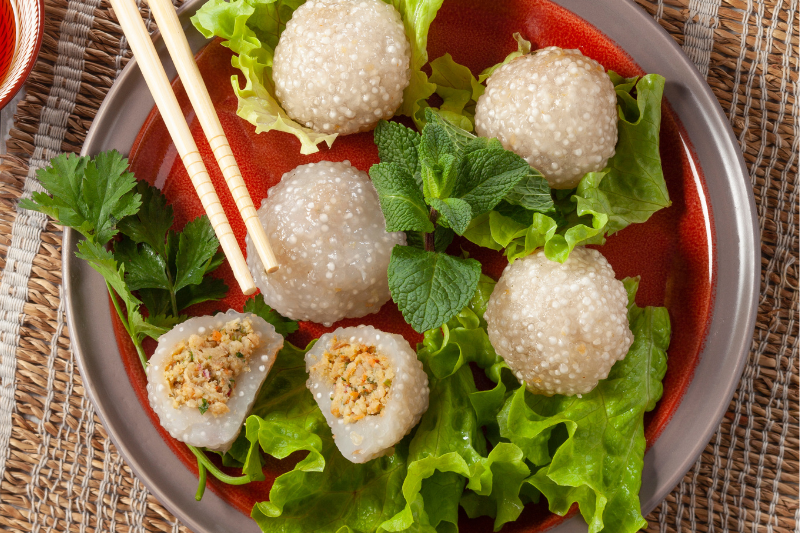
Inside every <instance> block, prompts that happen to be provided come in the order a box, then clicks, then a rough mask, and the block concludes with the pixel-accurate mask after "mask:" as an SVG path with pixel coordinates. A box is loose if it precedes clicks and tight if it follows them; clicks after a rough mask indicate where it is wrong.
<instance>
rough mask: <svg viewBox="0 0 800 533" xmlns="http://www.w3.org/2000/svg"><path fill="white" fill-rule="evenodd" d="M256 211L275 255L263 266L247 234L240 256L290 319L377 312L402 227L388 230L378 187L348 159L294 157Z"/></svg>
mask: <svg viewBox="0 0 800 533" xmlns="http://www.w3.org/2000/svg"><path fill="white" fill-rule="evenodd" d="M267 194H268V196H267V198H266V199H265V200H264V201H263V202H262V204H261V207H260V208H259V209H258V217H259V219H260V220H261V223H262V224H263V226H264V229H265V231H266V233H267V238H268V239H269V241H270V244H271V245H272V249H273V251H274V252H275V256H276V258H277V260H278V265H279V269H278V271H277V272H273V273H271V274H267V273H266V272H265V270H264V267H263V263H262V262H261V259H260V258H259V257H258V254H257V253H256V251H255V248H254V247H253V244H252V242H251V240H250V237H249V236H248V237H247V239H246V241H247V264H248V267H249V268H250V271H251V272H252V274H253V278H254V279H255V282H256V286H257V287H258V288H259V289H260V290H261V292H262V294H263V295H264V301H265V302H266V303H267V304H268V305H270V306H271V307H272V308H274V309H275V310H277V311H278V312H279V313H280V314H282V315H284V316H286V317H289V318H292V319H295V320H310V321H312V322H318V323H321V324H325V325H331V324H332V323H333V322H336V321H337V320H341V319H342V318H354V317H362V316H364V315H368V314H370V313H376V312H378V310H379V309H380V308H381V306H382V305H383V304H384V303H386V302H387V301H388V300H389V298H390V297H391V295H390V293H389V281H388V277H387V273H386V271H387V268H388V266H389V258H390V256H391V252H392V248H393V247H394V246H395V245H396V244H405V242H406V238H405V234H404V233H402V232H397V233H387V232H386V222H385V220H384V218H383V213H382V212H381V207H380V203H379V202H378V194H377V192H375V187H374V186H373V185H372V181H370V179H369V176H368V175H367V173H366V172H361V171H359V170H358V169H356V168H354V167H352V166H351V165H350V163H349V162H348V161H345V162H342V163H333V162H330V161H322V162H320V163H309V164H307V165H301V166H299V167H297V168H295V169H293V170H291V171H289V172H287V173H286V174H284V175H283V177H282V178H281V181H280V183H278V184H277V185H275V186H274V187H272V188H270V190H269V191H268V193H267Z"/></svg>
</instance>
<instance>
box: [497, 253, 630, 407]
mask: <svg viewBox="0 0 800 533" xmlns="http://www.w3.org/2000/svg"><path fill="white" fill-rule="evenodd" d="M627 306H628V294H627V292H626V291H625V287H624V285H623V284H622V282H621V281H619V280H617V279H616V277H615V276H614V269H613V268H612V267H611V265H610V264H609V262H608V261H607V260H606V258H605V257H603V255H602V254H601V253H600V252H598V251H597V250H593V249H590V248H584V247H582V246H578V247H576V248H575V249H574V250H573V251H572V253H571V254H570V256H569V259H567V260H566V261H565V262H564V263H557V262H555V261H550V260H549V259H547V257H546V256H545V254H544V251H542V250H539V251H538V252H535V253H533V254H531V255H529V256H527V257H524V258H522V259H517V260H516V261H514V263H512V264H510V265H508V266H507V267H506V269H505V270H504V271H503V275H502V276H500V280H499V281H498V282H497V285H496V286H495V288H494V291H493V292H492V296H491V298H489V304H488V306H487V307H486V314H485V318H486V323H487V332H488V334H489V340H490V341H491V343H492V346H494V349H495V350H496V351H497V353H498V354H499V355H500V356H502V357H503V359H505V361H506V363H508V366H509V367H511V370H513V371H514V374H515V375H516V376H517V379H519V380H520V381H524V382H525V384H526V386H527V388H528V390H530V391H531V392H534V393H538V394H545V395H548V396H551V395H553V394H563V395H565V396H571V395H573V394H585V393H587V392H589V391H591V390H592V389H593V388H594V387H595V386H597V383H598V382H599V381H600V380H601V379H605V378H606V377H607V376H608V373H609V371H610V370H611V367H612V366H614V363H616V362H617V361H620V360H622V359H624V358H625V355H626V354H627V353H628V349H629V348H630V347H631V344H632V343H633V334H632V333H631V330H630V328H629V326H628V308H627Z"/></svg>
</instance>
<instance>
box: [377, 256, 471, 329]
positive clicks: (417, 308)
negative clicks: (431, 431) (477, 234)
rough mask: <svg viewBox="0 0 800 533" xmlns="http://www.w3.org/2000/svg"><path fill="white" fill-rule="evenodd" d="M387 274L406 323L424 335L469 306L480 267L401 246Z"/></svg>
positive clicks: (467, 261)
mask: <svg viewBox="0 0 800 533" xmlns="http://www.w3.org/2000/svg"><path fill="white" fill-rule="evenodd" d="M388 274H389V290H390V291H391V293H392V299H393V300H394V301H395V303H396V304H397V306H398V308H399V309H400V311H401V312H402V313H403V317H404V318H405V319H406V321H407V322H408V323H409V324H411V326H412V327H413V328H414V329H415V330H416V331H419V332H423V331H426V330H429V329H432V328H437V327H439V326H441V325H442V324H443V323H445V322H447V321H448V320H450V319H451V318H452V317H453V316H455V315H456V314H457V313H458V312H459V311H461V309H463V308H464V306H465V305H467V303H468V302H469V300H470V298H472V295H473V294H474V293H475V288H476V287H477V285H478V278H479V277H480V274H481V264H480V263H479V262H477V261H475V260H474V259H460V258H457V257H453V256H450V255H447V254H444V253H441V252H426V251H423V250H418V249H416V248H412V247H409V246H399V245H398V246H395V247H394V248H393V249H392V257H391V259H390V261H389V270H388Z"/></svg>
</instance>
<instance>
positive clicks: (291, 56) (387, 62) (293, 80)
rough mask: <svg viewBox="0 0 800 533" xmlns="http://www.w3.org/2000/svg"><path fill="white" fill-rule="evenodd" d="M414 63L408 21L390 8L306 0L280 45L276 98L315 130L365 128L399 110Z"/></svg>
mask: <svg viewBox="0 0 800 533" xmlns="http://www.w3.org/2000/svg"><path fill="white" fill-rule="evenodd" d="M410 60H411V46H410V45H409V43H408V38H407V37H406V34H405V30H404V28H403V21H402V20H401V19H400V14H399V13H398V12H397V10H396V9H395V8H394V7H393V6H392V5H390V4H387V3H386V2H383V1H382V0H309V1H308V2H306V3H305V4H303V5H301V6H300V7H299V8H297V10H296V11H295V12H294V14H293V15H292V18H291V19H290V20H289V22H288V23H287V24H286V29H285V30H284V31H283V33H282V34H281V37H280V40H279V41H278V46H277V47H276V48H275V58H274V60H273V70H272V76H273V80H274V82H275V94H276V96H277V97H278V100H279V101H280V103H281V105H282V106H283V109H284V110H285V111H286V113H287V114H288V115H289V116H290V117H291V118H293V119H294V120H296V121H298V122H299V123H301V124H303V125H304V126H306V127H308V128H311V129H313V130H314V131H317V132H322V133H339V134H342V135H346V134H348V133H355V132H359V131H368V130H371V129H372V128H374V127H375V125H376V124H377V123H378V121H379V120H381V119H389V118H391V117H392V116H393V115H394V113H395V111H396V110H397V108H398V107H400V104H401V103H402V101H403V90H404V89H405V88H406V86H407V85H408V83H409V80H410V76H411V74H410V69H409V63H410Z"/></svg>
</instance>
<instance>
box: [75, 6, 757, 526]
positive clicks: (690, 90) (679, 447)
mask: <svg viewBox="0 0 800 533" xmlns="http://www.w3.org/2000/svg"><path fill="white" fill-rule="evenodd" d="M203 2H204V0H191V1H190V2H188V3H187V4H185V5H184V6H183V7H182V8H181V9H180V10H179V15H180V18H181V22H182V23H183V26H184V28H185V29H186V30H187V35H188V36H189V40H190V44H191V46H192V48H193V50H198V49H199V48H200V47H201V46H202V45H203V44H204V43H205V39H203V37H202V36H201V35H200V34H199V33H198V32H197V31H195V30H194V29H193V28H192V27H191V24H190V23H189V17H190V16H191V14H193V13H194V12H195V11H196V10H197V9H199V7H200V6H201V5H202V3H203ZM556 3H557V4H560V5H562V6H563V7H565V8H567V9H569V10H570V11H573V12H575V13H576V14H578V15H579V16H581V17H582V18H583V19H585V20H587V21H588V22H589V23H591V24H593V25H594V26H595V27H597V28H598V29H600V30H601V31H602V32H603V33H605V34H606V35H607V36H608V37H609V38H611V39H612V40H614V41H615V42H616V43H617V44H618V45H620V46H621V47H622V48H623V49H624V50H626V51H627V52H628V53H629V55H630V56H631V57H632V58H633V59H634V61H636V62H637V63H638V64H639V65H640V66H642V68H644V70H645V71H647V72H657V73H659V74H662V75H664V76H665V77H666V78H667V85H666V90H665V95H666V97H667V99H668V100H669V102H670V104H671V106H672V109H673V111H674V112H675V113H676V114H677V115H678V117H679V118H680V120H681V122H682V123H683V126H684V128H685V130H686V131H687V132H688V135H689V138H690V139H691V140H692V143H693V147H694V149H695V154H696V155H697V157H698V159H699V161H700V164H701V167H702V170H703V173H704V175H705V179H706V186H707V188H708V197H707V200H708V202H709V203H710V204H711V208H712V212H713V217H714V221H715V226H716V227H715V230H716V231H715V236H716V249H715V255H714V256H713V258H712V261H713V262H714V263H715V264H716V274H717V291H716V296H715V301H714V309H713V314H712V320H711V323H710V325H709V330H708V336H707V338H706V341H705V345H704V348H703V351H702V353H701V358H700V362H699V363H698V365H697V367H696V369H695V373H694V378H693V380H692V383H691V384H690V386H689V388H688V390H687V392H686V394H685V395H684V397H683V400H682V402H681V404H680V406H679V407H678V409H677V410H676V412H675V413H674V415H673V417H672V420H671V421H670V423H669V424H668V425H667V427H666V428H665V429H664V431H663V433H662V434H661V436H660V437H659V439H658V440H657V441H656V442H655V444H654V445H653V446H652V447H651V448H650V449H649V450H648V452H647V454H646V455H645V464H644V471H643V476H642V490H641V492H640V500H641V502H642V511H643V514H645V515H647V514H648V513H649V512H650V511H651V510H652V509H654V508H655V507H656V505H658V504H659V503H660V502H661V501H662V500H663V498H664V497H665V496H666V495H667V494H668V493H669V492H670V491H671V490H672V489H673V488H674V487H675V486H676V485H677V483H678V481H679V480H680V479H681V478H682V477H683V475H684V474H685V473H686V472H687V471H688V470H689V468H690V467H691V466H692V464H694V462H695V461H696V460H697V458H698V457H699V455H700V453H701V452H702V450H703V449H704V448H705V446H706V444H707V443H708V441H709V439H710V438H711V436H712V434H713V433H714V431H715V430H716V429H717V427H718V425H719V421H720V420H721V418H722V416H723V415H724V413H725V412H726V410H727V408H728V405H729V403H730V400H731V398H732V396H733V393H734V391H735V389H736V385H737V384H738V381H739V378H740V376H741V374H742V371H743V369H744V364H745V361H746V359H747V355H748V352H749V348H750V341H751V338H752V333H753V330H754V327H755V320H756V310H757V304H758V300H757V298H758V294H759V287H760V247H759V246H758V245H757V243H759V227H758V221H757V217H756V211H755V200H754V197H753V191H752V187H751V184H750V179H749V175H748V172H747V167H746V166H745V163H744V158H743V157H742V154H741V151H740V149H739V145H738V143H737V141H736V138H735V136H734V134H733V130H732V129H731V127H730V124H729V122H728V120H727V118H726V116H725V113H724V112H723V110H722V108H721V107H720V105H719V103H718V101H717V99H716V98H715V97H714V94H713V93H712V92H711V89H710V88H709V86H708V85H707V83H706V82H705V80H704V79H703V78H702V77H701V76H700V74H699V72H698V71H697V69H696V68H695V66H694V65H693V64H692V62H691V61H690V60H689V59H688V58H687V57H686V55H685V54H684V53H683V51H682V50H681V48H680V47H679V46H678V45H677V44H676V43H675V41H674V40H673V39H672V38H671V37H670V36H669V34H667V32H666V31H665V30H663V29H662V28H661V27H660V26H659V25H658V24H657V23H656V22H655V20H654V19H652V18H651V17H650V16H649V15H648V14H647V13H646V12H645V11H644V10H643V9H642V8H640V7H639V6H638V5H636V4H635V3H633V2H619V1H618V0H592V1H587V0H556ZM622 21H624V23H623V22H622ZM154 41H155V43H156V47H157V49H158V51H159V54H160V57H161V59H162V62H163V63H164V65H165V67H166V68H167V72H168V75H169V76H170V77H174V76H175V69H174V67H173V66H172V63H171V61H170V59H169V57H168V55H167V54H166V51H165V48H164V44H163V41H162V40H161V39H160V37H158V36H156V37H155V38H154ZM152 107H153V100H152V98H151V97H150V95H149V93H147V90H146V89H144V82H143V80H142V77H141V74H140V72H139V69H138V65H137V64H136V61H135V60H131V61H130V62H129V63H128V65H127V66H126V67H125V69H124V70H123V72H122V73H121V74H120V76H119V77H118V78H117V81H116V82H115V84H114V86H113V87H112V88H111V90H110V91H109V93H108V95H107V96H106V98H105V100H104V101H103V104H102V106H101V107H100V109H99V111H98V113H97V116H96V118H95V120H94V122H93V124H92V127H91V128H90V130H89V133H88V134H87V136H86V140H85V142H84V145H83V149H82V151H81V154H82V155H87V154H96V153H98V152H100V151H102V150H106V149H110V148H116V149H117V150H119V151H120V152H122V153H124V154H127V153H128V151H129V150H130V147H131V145H132V142H133V139H134V138H135V136H136V134H137V133H138V131H139V129H140V128H141V125H142V123H143V122H144V119H145V117H146V116H147V114H148V113H149V111H150V109H151V108H152ZM130 115H132V117H131V116H130ZM77 237H78V235H77V234H76V233H75V232H74V231H71V230H69V231H66V232H65V235H64V246H63V252H64V256H63V268H62V274H63V284H64V294H65V296H64V297H65V298H66V311H67V323H68V327H69V331H70V334H71V346H72V350H73V353H74V354H75V357H76V360H77V363H78V368H79V370H80V373H81V376H82V377H83V380H84V386H85V389H86V392H87V394H88V395H89V398H90V399H91V401H92V403H93V405H94V408H95V412H96V413H97V415H98V416H99V418H100V420H101V421H102V422H103V425H104V427H105V428H106V429H107V431H108V434H109V436H110V438H111V439H112V441H113V442H114V444H115V445H116V446H117V449H118V450H119V452H120V453H121V454H122V456H123V457H124V458H125V459H126V461H127V463H128V465H130V467H131V469H132V470H133V471H134V473H135V474H136V475H137V476H138V477H139V479H140V480H141V481H142V482H143V483H144V485H145V486H146V487H147V488H148V490H149V491H150V492H151V493H153V495H155V496H156V498H157V499H158V500H159V501H160V502H161V503H163V504H164V505H165V506H166V507H167V508H168V509H169V510H170V511H171V512H172V513H173V514H174V515H175V516H177V517H178V518H179V519H180V520H181V521H182V522H183V524H185V525H186V526H187V527H189V528H190V529H191V530H192V531H195V532H196V533H211V532H217V531H242V532H251V531H252V532H254V533H255V532H258V531H259V529H258V527H257V526H256V524H255V523H254V522H253V521H252V520H251V519H250V518H249V517H247V516H245V515H243V514H242V513H240V512H238V511H236V510H235V509H232V508H231V506H230V505H228V504H227V502H225V500H223V499H222V498H220V497H219V496H218V495H217V494H215V493H214V492H213V491H210V490H209V491H206V495H205V497H204V499H203V501H202V503H201V504H198V503H197V502H195V500H194V490H195V487H196V484H197V478H196V477H195V476H194V474H192V473H191V472H190V471H189V470H188V469H187V468H186V467H185V466H184V465H183V463H181V462H180V460H179V459H178V458H177V457H175V456H174V455H173V453H172V451H171V450H170V449H169V447H168V446H167V444H166V443H165V442H164V441H163V440H162V439H161V437H160V435H159V434H158V432H157V431H156V429H155V428H154V427H153V426H152V424H151V422H150V419H149V417H148V415H147V414H146V413H145V412H144V410H143V409H141V407H140V405H139V402H138V399H137V397H136V395H135V392H134V391H133V388H132V387H131V385H130V382H129V381H128V377H127V374H126V373H125V371H124V368H122V365H120V364H118V361H119V352H118V350H117V347H116V341H115V339H114V335H113V331H112V329H111V319H110V312H111V310H110V306H109V302H108V298H107V295H106V293H105V285H104V284H103V282H102V278H101V277H100V276H99V274H97V273H95V272H94V271H93V270H92V269H91V268H90V267H88V266H87V265H86V264H84V263H83V262H81V261H79V260H78V259H77V258H75V256H74V251H75V246H76V241H77ZM719 288H724V290H719ZM106 359H110V360H112V361H114V362H115V364H106V363H105V362H104V361H105V360H106ZM720 370H722V371H723V372H724V373H722V374H721V373H720ZM586 530H587V528H586V525H585V524H584V523H583V522H582V519H581V518H580V516H578V517H575V518H573V519H571V520H568V521H566V522H565V523H563V524H561V525H560V526H558V527H557V528H556V529H555V530H554V531H557V532H558V533H572V532H584V531H586Z"/></svg>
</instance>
